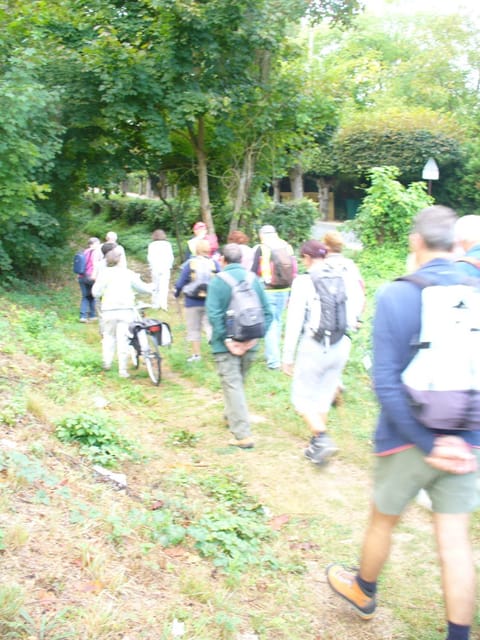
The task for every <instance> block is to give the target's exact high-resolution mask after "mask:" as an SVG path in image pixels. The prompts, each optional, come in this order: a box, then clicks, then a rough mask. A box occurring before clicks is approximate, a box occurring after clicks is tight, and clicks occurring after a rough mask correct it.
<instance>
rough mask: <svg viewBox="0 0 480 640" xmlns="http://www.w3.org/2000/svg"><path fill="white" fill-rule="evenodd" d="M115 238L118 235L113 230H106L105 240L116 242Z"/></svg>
mask: <svg viewBox="0 0 480 640" xmlns="http://www.w3.org/2000/svg"><path fill="white" fill-rule="evenodd" d="M117 238H118V236H117V234H116V233H115V231H108V232H107V234H106V236H105V242H116V241H117Z"/></svg>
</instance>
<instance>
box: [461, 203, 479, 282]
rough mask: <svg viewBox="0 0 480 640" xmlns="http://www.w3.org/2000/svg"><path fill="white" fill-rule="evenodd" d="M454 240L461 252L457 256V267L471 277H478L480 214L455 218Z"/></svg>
mask: <svg viewBox="0 0 480 640" xmlns="http://www.w3.org/2000/svg"><path fill="white" fill-rule="evenodd" d="M455 242H456V246H457V248H458V249H460V252H461V255H460V256H459V257H457V266H458V268H459V269H460V270H461V271H463V273H465V274H466V275H468V276H471V277H472V278H480V216H477V215H468V216H462V217H461V218H459V219H458V220H457V222H456V224H455Z"/></svg>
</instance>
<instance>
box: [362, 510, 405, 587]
mask: <svg viewBox="0 0 480 640" xmlns="http://www.w3.org/2000/svg"><path fill="white" fill-rule="evenodd" d="M399 520H400V516H389V515H386V514H384V513H380V511H378V510H377V508H376V507H375V505H373V506H372V510H371V513H370V522H369V525H368V527H367V532H366V534H365V538H364V541H363V547H362V558H361V562H360V571H359V575H360V577H361V578H362V579H363V580H366V581H367V582H376V581H377V578H378V576H379V575H380V572H381V571H382V568H383V565H384V564H385V562H386V561H387V559H388V556H389V554H390V547H391V543H392V533H393V529H394V528H395V525H396V524H397V522H398V521H399Z"/></svg>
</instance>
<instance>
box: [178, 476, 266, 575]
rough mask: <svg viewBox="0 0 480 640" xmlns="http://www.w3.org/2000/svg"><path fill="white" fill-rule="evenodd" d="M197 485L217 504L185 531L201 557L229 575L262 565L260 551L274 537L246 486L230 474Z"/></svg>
mask: <svg viewBox="0 0 480 640" xmlns="http://www.w3.org/2000/svg"><path fill="white" fill-rule="evenodd" d="M199 484H200V486H201V487H202V488H203V489H205V490H206V491H207V494H208V495H209V496H210V497H211V498H213V499H214V500H215V502H216V503H217V504H216V506H215V508H212V509H209V510H207V512H206V513H205V514H204V515H202V516H201V517H200V519H199V520H196V521H195V522H194V523H193V524H192V525H191V526H190V527H189V528H188V535H189V536H190V537H192V538H193V539H194V540H195V547H196V548H197V549H198V550H199V552H200V554H201V555H203V556H205V557H209V558H213V561H214V563H215V564H216V565H217V566H221V567H224V568H225V569H227V570H228V571H232V572H235V571H241V570H243V569H244V568H245V567H246V566H247V565H248V564H260V563H262V562H264V560H265V559H264V558H263V556H262V555H261V553H260V551H261V547H262V544H263V542H265V541H266V540H270V539H271V537H272V535H273V533H272V530H271V529H270V528H269V527H268V526H267V524H266V516H265V511H264V509H263V507H262V506H261V505H259V504H258V502H256V501H255V500H254V499H253V498H252V497H251V496H250V495H249V494H248V492H247V490H246V486H245V484H244V483H243V482H242V481H241V480H239V479H236V478H234V477H233V476H232V475H231V474H226V475H210V476H207V477H204V478H201V479H200V480H199Z"/></svg>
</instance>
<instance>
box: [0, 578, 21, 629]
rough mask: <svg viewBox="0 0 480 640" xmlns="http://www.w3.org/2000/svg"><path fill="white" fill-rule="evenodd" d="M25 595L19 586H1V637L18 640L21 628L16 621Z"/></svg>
mask: <svg viewBox="0 0 480 640" xmlns="http://www.w3.org/2000/svg"><path fill="white" fill-rule="evenodd" d="M24 599H25V597H24V593H23V591H22V589H21V588H20V587H19V586H17V585H14V584H12V585H8V586H7V585H0V636H1V637H2V638H5V640H7V639H9V638H18V633H17V632H16V630H18V629H19V627H20V626H21V625H20V623H19V622H18V621H17V622H16V619H17V617H18V615H19V613H20V611H21V609H22V607H23V603H24Z"/></svg>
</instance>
